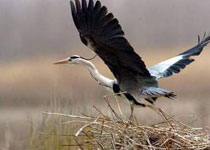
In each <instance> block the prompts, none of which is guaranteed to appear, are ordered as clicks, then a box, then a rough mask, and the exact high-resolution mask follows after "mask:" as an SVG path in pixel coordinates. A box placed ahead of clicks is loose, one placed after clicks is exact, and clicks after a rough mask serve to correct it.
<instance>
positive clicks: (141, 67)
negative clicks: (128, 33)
mask: <svg viewBox="0 0 210 150" xmlns="http://www.w3.org/2000/svg"><path fill="white" fill-rule="evenodd" d="M70 5H71V10H72V16H73V20H74V23H75V25H76V27H77V29H78V31H79V34H80V38H81V41H82V42H83V43H84V44H85V45H86V46H88V47H90V48H91V49H92V50H93V51H95V53H97V55H98V56H100V57H101V58H102V60H103V61H104V62H105V64H106V65H107V66H108V67H109V69H110V70H111V71H112V73H113V74H114V76H115V77H116V78H117V79H118V81H120V80H123V79H124V78H125V76H130V77H129V78H132V76H134V75H135V76H137V75H138V76H140V77H151V76H150V73H149V71H148V70H147V69H146V66H145V64H144V62H143V61H142V60H141V57H140V56H139V55H138V54H136V53H135V51H134V49H133V48H132V47H131V45H130V44H129V43H128V41H127V40H126V39H125V37H124V32H123V31H122V28H121V26H120V24H119V22H118V20H117V19H116V18H114V16H113V14H112V13H108V11H107V8H106V7H105V6H102V5H101V3H100V2H99V1H97V2H96V3H94V2H93V0H89V3H87V1H86V0H82V2H81V3H80V0H75V3H73V2H72V1H70Z"/></svg>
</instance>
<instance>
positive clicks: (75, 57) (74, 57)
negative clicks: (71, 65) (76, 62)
mask: <svg viewBox="0 0 210 150" xmlns="http://www.w3.org/2000/svg"><path fill="white" fill-rule="evenodd" d="M77 58H80V57H78V56H71V57H70V59H71V60H73V59H77Z"/></svg>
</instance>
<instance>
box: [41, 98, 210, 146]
mask: <svg viewBox="0 0 210 150" xmlns="http://www.w3.org/2000/svg"><path fill="white" fill-rule="evenodd" d="M107 104H108V106H109V108H110V110H111V111H112V113H113V117H112V118H111V117H108V116H107V115H105V114H103V113H102V112H100V111H99V109H97V107H94V108H95V109H96V110H97V112H98V113H99V115H98V116H87V115H84V114H83V115H80V116H74V115H67V114H60V113H44V114H45V115H53V116H54V115H55V116H60V117H65V118H68V120H70V121H66V122H63V123H62V124H65V125H68V126H69V128H71V125H73V124H75V123H76V124H77V127H76V130H75V133H74V134H73V135H69V136H71V137H72V138H73V139H74V141H75V142H74V144H69V145H68V144H66V145H63V146H65V147H77V149H81V150H86V149H101V150H110V149H113V150H137V149H145V150H170V149H173V150H174V149H181V150H182V149H184V150H188V149H189V150H208V149H210V132H209V131H208V130H207V129H203V128H193V127H191V126H188V125H186V124H184V123H182V122H180V121H178V120H176V119H175V118H174V117H171V118H168V121H170V124H169V123H168V121H164V122H161V123H159V124H155V125H151V126H144V125H141V124H140V123H138V121H137V120H135V119H134V120H133V121H129V120H126V119H124V118H123V117H121V115H118V114H117V112H116V111H115V110H114V109H113V108H112V106H111V105H110V104H109V102H108V101H107ZM171 125H172V126H171ZM74 128H75V126H74Z"/></svg>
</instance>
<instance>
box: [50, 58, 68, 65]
mask: <svg viewBox="0 0 210 150" xmlns="http://www.w3.org/2000/svg"><path fill="white" fill-rule="evenodd" d="M68 62H69V58H66V59H63V60H59V61H56V62H54V64H55V65H60V64H67V63H68Z"/></svg>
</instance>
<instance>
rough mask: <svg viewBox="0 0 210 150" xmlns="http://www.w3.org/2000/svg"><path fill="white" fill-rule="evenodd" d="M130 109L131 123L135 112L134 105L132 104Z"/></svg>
mask: <svg viewBox="0 0 210 150" xmlns="http://www.w3.org/2000/svg"><path fill="white" fill-rule="evenodd" d="M130 107H131V115H130V117H129V120H130V121H133V119H134V118H133V112H134V104H133V103H132V104H131V105H130Z"/></svg>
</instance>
